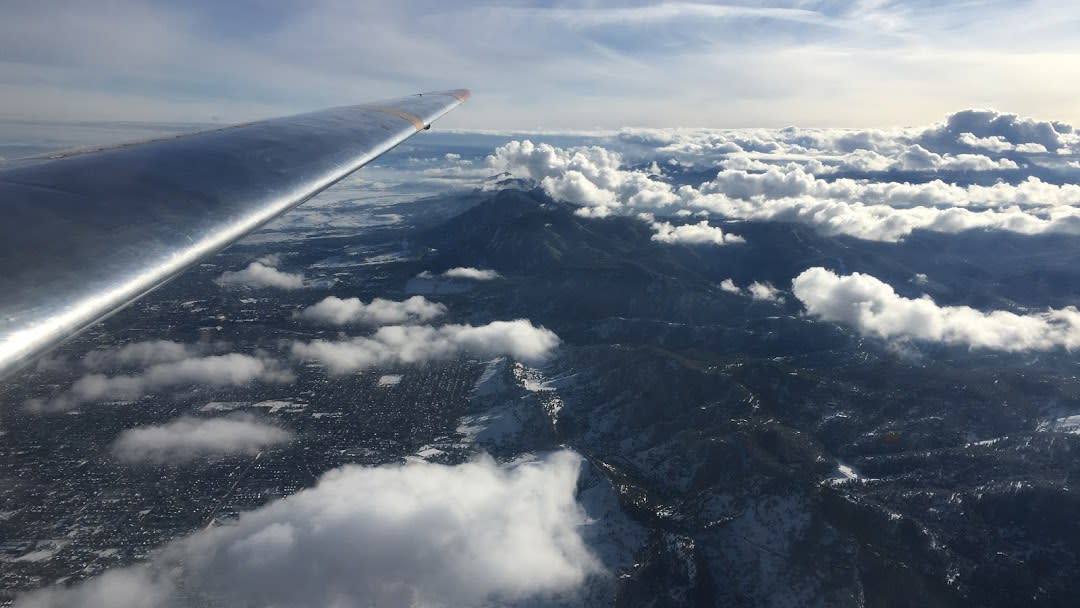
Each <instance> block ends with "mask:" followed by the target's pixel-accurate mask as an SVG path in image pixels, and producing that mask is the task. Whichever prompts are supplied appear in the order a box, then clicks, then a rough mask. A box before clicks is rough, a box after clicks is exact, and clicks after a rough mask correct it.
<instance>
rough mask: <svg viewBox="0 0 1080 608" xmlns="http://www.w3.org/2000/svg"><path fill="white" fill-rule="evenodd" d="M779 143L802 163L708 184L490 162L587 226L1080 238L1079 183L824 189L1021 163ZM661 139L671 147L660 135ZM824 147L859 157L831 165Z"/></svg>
mask: <svg viewBox="0 0 1080 608" xmlns="http://www.w3.org/2000/svg"><path fill="white" fill-rule="evenodd" d="M751 133H753V132H751ZM771 133H773V135H774V137H776V138H778V139H777V141H773V144H775V146H774V148H775V149H779V150H780V152H778V153H777V154H776V155H775V156H776V158H778V159H782V158H794V160H789V161H788V162H783V163H781V162H772V163H768V164H767V168H765V169H764V170H762V169H761V168H760V167H761V165H760V164H757V163H751V162H749V161H746V160H733V162H731V163H728V162H726V161H725V162H723V163H721V165H722V167H723V168H721V169H720V170H719V171H718V172H717V173H716V175H715V177H714V178H713V179H711V180H709V181H706V182H704V183H702V184H700V185H698V186H691V185H682V186H675V185H672V184H670V183H668V181H665V180H664V179H662V178H657V177H655V176H651V175H650V174H649V173H648V172H646V171H644V170H639V169H625V168H622V157H621V155H620V154H618V153H616V152H612V151H610V150H606V149H604V148H601V147H597V146H589V147H580V148H567V149H563V148H557V147H554V146H551V145H548V144H542V143H541V144H533V143H532V142H530V141H514V142H510V143H508V144H506V145H505V146H502V147H500V148H498V149H496V151H495V153H494V154H493V155H492V156H490V157H489V158H488V164H489V166H490V167H491V168H494V169H499V170H506V171H510V172H511V173H513V174H514V175H517V176H519V177H523V178H528V179H532V180H534V181H536V183H538V184H539V186H540V187H541V188H543V189H544V190H545V191H546V192H547V193H548V194H549V195H550V196H552V197H553V198H556V199H559V200H563V201H568V202H571V203H574V204H578V205H581V208H580V209H579V210H578V213H579V215H583V216H586V217H604V216H607V215H611V214H634V213H638V214H640V213H642V212H645V213H656V214H659V213H669V214H670V213H673V212H674V211H676V210H679V211H681V210H684V209H685V210H698V211H707V212H710V213H713V214H717V215H720V216H722V217H726V218H729V219H742V220H757V221H788V222H799V223H804V224H809V225H812V226H814V227H816V228H817V229H818V230H820V231H821V232H823V233H825V234H829V235H849V236H854V237H857V238H862V239H870V240H880V241H897V240H900V239H903V238H904V237H906V236H907V235H909V234H910V233H911V232H912V231H914V230H929V231H936V232H949V233H955V232H961V231H964V230H972V229H987V230H1005V231H1011V232H1018V233H1022V234H1042V233H1050V232H1062V233H1071V234H1075V233H1080V185H1076V184H1063V185H1055V184H1050V183H1046V182H1044V181H1042V180H1040V179H1039V178H1037V177H1034V176H1029V177H1028V178H1027V179H1025V180H1023V181H1021V182H1019V183H1015V184H1013V183H1007V182H1004V181H1001V182H998V183H995V184H993V185H990V186H983V185H978V184H972V185H966V186H964V185H958V184H955V183H946V182H945V181H943V180H941V179H932V180H929V181H925V182H915V183H909V182H891V181H876V180H867V179H861V180H857V179H850V178H841V179H823V178H821V177H818V176H817V175H815V173H814V171H818V172H819V173H821V172H826V173H828V172H830V171H835V170H836V169H837V168H838V167H843V166H845V165H844V163H854V164H856V165H858V166H860V167H861V168H862V169H864V170H874V171H879V170H882V171H884V170H892V169H903V170H905V171H929V172H933V171H937V170H941V169H950V170H963V171H980V170H989V171H993V170H999V171H1000V170H1010V171H1011V170H1015V169H1017V168H1018V165H1017V164H1016V163H1015V162H1014V161H1012V160H1009V159H1000V160H993V159H991V158H989V157H986V156H982V155H978V154H966V153H958V154H953V153H939V152H936V151H932V150H931V149H929V148H927V147H924V146H923V145H921V144H917V143H914V141H915V139H917V137H918V133H917V132H915V131H912V130H908V131H899V132H897V133H892V134H888V133H884V132H882V133H878V134H876V135H875V134H872V133H869V132H860V133H846V134H841V133H835V132H828V131H821V132H806V131H802V130H797V129H791V130H788V129H784V130H780V131H772V132H771ZM651 135H657V138H659V139H660V141H661V142H662V141H664V140H663V139H662V138H660V137H659V135H658V134H657V133H651ZM668 135H669V137H671V138H674V139H676V140H678V139H679V138H680V137H684V136H685V134H683V133H682V132H681V131H676V132H674V134H668ZM723 136H726V135H723ZM757 136H760V137H761V138H764V137H765V134H763V133H758V134H757ZM623 137H626V135H625V134H623ZM743 137H744V138H746V137H750V135H748V134H744V135H743ZM644 139H645V138H638V140H644ZM668 145H670V144H668ZM748 145H749V144H748ZM928 145H929V144H928ZM822 148H831V149H833V150H838V149H847V150H848V151H847V152H844V154H842V155H840V156H835V155H834V156H831V157H830V156H827V155H824V154H823V153H822V151H821V150H822ZM871 148H874V149H871ZM661 149H662V148H661ZM815 155H816V157H815ZM818 157H820V159H823V160H819V158H818ZM760 158H764V157H759V159H760ZM826 167H827V170H826ZM661 238H663V237H661Z"/></svg>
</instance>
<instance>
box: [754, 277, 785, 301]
mask: <svg viewBox="0 0 1080 608" xmlns="http://www.w3.org/2000/svg"><path fill="white" fill-rule="evenodd" d="M746 292H747V293H749V294H750V297H751V298H753V299H754V300H758V301H761V302H778V303H782V302H783V301H784V296H783V293H784V292H782V291H780V290H779V289H777V288H775V287H773V286H772V285H771V284H769V283H761V282H759V281H754V282H753V283H751V284H750V286H749V287H747V288H746Z"/></svg>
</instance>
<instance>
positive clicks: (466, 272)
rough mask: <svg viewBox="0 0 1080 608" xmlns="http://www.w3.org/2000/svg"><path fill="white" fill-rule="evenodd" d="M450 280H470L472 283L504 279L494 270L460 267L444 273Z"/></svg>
mask: <svg viewBox="0 0 1080 608" xmlns="http://www.w3.org/2000/svg"><path fill="white" fill-rule="evenodd" d="M442 276H444V277H446V278H448V279H469V280H470V281H492V280H495V279H499V278H502V275H501V274H499V273H498V272H496V271H494V270H486V269H480V268H472V267H469V266H464V267H463V266H458V267H457V268H451V269H450V270H447V271H446V272H444V273H442Z"/></svg>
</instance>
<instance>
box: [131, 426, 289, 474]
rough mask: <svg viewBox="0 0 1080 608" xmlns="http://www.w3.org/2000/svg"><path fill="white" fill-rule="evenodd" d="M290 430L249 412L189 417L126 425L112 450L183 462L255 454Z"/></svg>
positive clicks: (143, 459) (134, 460)
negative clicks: (210, 416)
mask: <svg viewBox="0 0 1080 608" xmlns="http://www.w3.org/2000/svg"><path fill="white" fill-rule="evenodd" d="M292 436H293V435H292V433H290V432H289V431H286V430H285V429H282V428H280V427H277V426H274V425H273V424H269V423H266V422H262V421H259V420H258V419H256V418H255V417H253V416H230V417H224V418H193V417H190V416H184V417H182V418H179V419H177V420H174V421H172V422H167V423H165V424H157V425H151V426H142V427H137V428H133V429H128V430H126V431H124V432H123V433H121V434H120V436H119V437H118V438H117V439H116V441H115V442H114V443H113V446H112V453H113V455H114V456H116V457H117V458H118V459H119V460H121V461H122V462H125V463H128V464H139V463H150V464H183V463H185V462H190V461H192V460H197V459H200V458H207V457H211V458H212V457H221V456H228V455H232V454H256V453H258V452H259V451H261V450H263V449H265V448H268V447H271V446H275V445H280V444H282V443H287V442H288V441H290V440H291V439H292Z"/></svg>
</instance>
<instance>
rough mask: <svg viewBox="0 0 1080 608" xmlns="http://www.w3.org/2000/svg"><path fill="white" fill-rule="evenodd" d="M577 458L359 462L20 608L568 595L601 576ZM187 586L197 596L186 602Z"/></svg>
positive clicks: (476, 601)
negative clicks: (142, 561) (580, 496)
mask: <svg viewBox="0 0 1080 608" xmlns="http://www.w3.org/2000/svg"><path fill="white" fill-rule="evenodd" d="M580 466H581V458H580V457H579V456H577V455H576V454H574V453H572V452H565V451H564V452H558V453H554V454H550V455H548V456H545V457H542V458H538V459H534V460H530V461H524V462H517V463H514V464H510V465H498V464H496V463H495V462H494V461H492V460H491V459H490V458H482V459H479V460H477V461H474V462H470V463H466V464H462V465H458V466H445V465H436V464H429V463H425V462H410V463H407V464H405V465H401V466H384V467H378V468H362V467H358V466H346V467H343V468H341V469H337V470H335V471H331V472H330V473H328V474H326V475H325V476H324V477H323V478H322V479H321V480H320V482H319V483H318V485H317V486H315V487H314V488H311V489H308V490H304V491H302V492H299V493H297V494H294V495H292V496H290V497H289V498H288V499H287V500H279V501H276V502H274V503H271V504H269V505H267V506H265V507H263V508H261V509H257V510H255V511H253V512H249V513H245V514H243V515H241V517H240V519H239V521H238V522H237V523H236V525H231V526H222V527H217V528H210V529H206V530H204V531H201V532H198V533H196V534H194V535H192V536H189V537H187V538H184V539H181V540H178V541H174V542H173V543H170V544H169V545H167V546H166V547H164V548H163V549H161V550H159V551H158V552H156V553H155V554H154V555H153V557H152V558H151V559H150V561H149V563H148V564H147V565H145V566H135V567H130V568H125V569H120V570H113V571H110V572H107V573H106V574H104V575H103V576H99V577H96V578H93V579H90V580H88V581H86V582H84V583H81V584H79V585H76V586H74V587H71V588H67V589H64V588H59V587H57V588H49V589H45V590H42V591H38V592H34V593H31V594H28V595H25V596H22V597H20V598H19V599H18V600H17V602H16V605H17V606H19V607H20V608H30V607H34V608H39V607H55V608H59V607H68V606H70V607H74V606H80V607H84V606H90V607H97V606H100V607H104V606H109V607H111V608H127V607H135V606H146V605H169V604H170V603H172V602H178V601H179V600H180V599H181V598H182V597H192V596H194V597H195V598H198V599H212V600H214V601H216V602H218V603H220V604H222V605H258V606H271V605H272V606H357V605H377V606H391V607H395V606H400V607H406V606H475V605H481V604H487V603H493V604H499V603H506V602H509V601H514V600H521V599H525V598H529V597H533V596H537V595H541V594H549V593H557V592H565V591H570V590H573V589H574V588H575V587H577V586H579V585H580V584H581V583H582V582H583V581H584V580H585V578H586V576H588V575H589V574H590V573H593V572H597V571H598V570H599V568H600V566H599V563H598V561H597V560H596V559H595V558H594V557H593V556H592V555H591V554H590V553H589V551H588V550H587V548H586V546H585V544H584V542H583V541H582V538H581V534H580V528H581V526H582V525H583V524H585V523H586V522H585V516H584V513H583V511H582V510H581V508H580V507H579V506H578V504H577V503H576V501H575V490H576V485H577V478H578V474H579V469H580ZM180 589H183V592H182V593H181V592H180Z"/></svg>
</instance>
